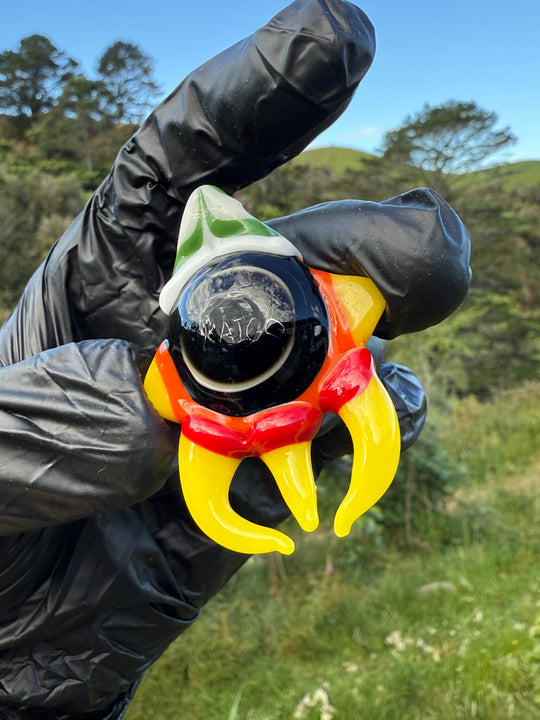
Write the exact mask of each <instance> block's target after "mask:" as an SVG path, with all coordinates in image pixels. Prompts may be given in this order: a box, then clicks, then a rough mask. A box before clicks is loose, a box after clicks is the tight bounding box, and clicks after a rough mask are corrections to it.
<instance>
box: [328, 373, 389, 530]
mask: <svg viewBox="0 0 540 720" xmlns="http://www.w3.org/2000/svg"><path fill="white" fill-rule="evenodd" d="M339 416H340V417H341V419H342V420H343V421H344V423H345V424H346V425H347V427H348V429H349V432H350V433H351V437H352V441H353V448H354V460H353V468H352V476H351V484H350V487H349V491H348V492H347V494H346V495H345V498H344V499H343V502H342V503H341V505H340V506H339V508H338V510H337V512H336V517H335V519H334V531H335V533H336V535H337V536H338V537H344V536H345V535H348V534H349V532H350V530H351V527H352V524H353V523H354V521H355V520H357V518H359V517H360V515H363V513H365V512H366V511H367V510H369V508H370V507H371V506H372V505H374V504H375V503H376V502H377V500H379V499H380V498H381V497H382V495H384V493H385V492H386V490H387V489H388V487H389V486H390V484H391V482H392V480H393V479H394V476H395V474H396V470H397V466H398V462H399V455H400V449H401V443H400V433H399V424H398V420H397V415H396V410H395V408H394V405H393V403H392V401H391V399H390V397H389V395H388V393H387V392H386V389H385V387H384V385H383V384H382V383H381V381H380V380H379V378H378V377H377V376H376V375H373V377H372V378H371V380H370V381H369V384H368V386H367V388H366V389H365V391H364V392H363V393H362V394H361V395H358V396H357V397H355V398H353V399H352V400H350V401H349V402H347V403H345V404H344V405H343V406H342V407H341V409H340V410H339Z"/></svg>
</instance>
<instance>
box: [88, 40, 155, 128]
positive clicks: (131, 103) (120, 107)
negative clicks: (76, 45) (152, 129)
mask: <svg viewBox="0 0 540 720" xmlns="http://www.w3.org/2000/svg"><path fill="white" fill-rule="evenodd" d="M98 73H99V75H100V77H101V80H102V81H103V83H104V84H105V86H106V87H107V90H108V92H109V96H110V98H111V103H110V110H111V114H112V115H113V116H114V117H115V119H116V120H117V121H119V122H133V121H138V120H141V119H142V117H143V115H144V113H145V112H146V111H147V110H148V109H149V108H150V107H151V105H152V99H153V98H154V97H155V96H156V95H157V93H158V90H159V88H158V85H157V84H156V82H155V81H154V78H153V61H152V59H151V58H150V56H149V55H145V54H144V53H143V52H142V50H141V49H140V48H139V47H138V46H137V45H134V44H133V43H128V42H122V41H118V42H116V43H114V45H111V47H109V48H108V49H107V50H106V51H105V53H104V54H103V55H102V57H101V59H100V61H99V65H98Z"/></svg>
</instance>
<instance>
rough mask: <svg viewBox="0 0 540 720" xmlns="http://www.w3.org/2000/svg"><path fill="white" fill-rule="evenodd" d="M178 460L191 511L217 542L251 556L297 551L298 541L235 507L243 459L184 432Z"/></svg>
mask: <svg viewBox="0 0 540 720" xmlns="http://www.w3.org/2000/svg"><path fill="white" fill-rule="evenodd" d="M178 463H179V471H180V483H181V485H182V491H183V494H184V499H185V501H186V505H187V507H188V510H189V512H190V513H191V516H192V517H193V519H194V521H195V522H196V523H197V525H198V526H199V527H200V529H201V530H202V531H203V532H204V533H205V534H206V535H208V537H209V538H211V539H212V540H214V542H216V543H219V544H220V545H222V546H223V547H226V548H228V549H229V550H234V551H235V552H240V553H247V554H250V555H251V554H256V553H268V552H274V551H276V550H277V551H278V552H281V553H283V554H284V555H290V554H291V553H292V552H294V542H293V541H292V540H291V539H290V538H289V537H287V535H284V534H283V533H281V532H279V531H278V530H274V529H272V528H267V527H264V526H262V525H257V524H256V523H253V522H250V521H249V520H246V519H245V518H243V517H242V516H241V515H239V514H238V513H237V512H235V511H234V510H233V508H232V507H231V504H230V500H229V490H230V487H231V482H232V479H233V476H234V473H235V472H236V469H237V468H238V465H239V464H240V460H239V459H237V458H231V457H226V456H224V455H221V454H219V453H215V452H212V451H211V450H207V449H206V448H203V447H201V446H200V445H197V444H196V443H194V442H193V441H192V440H189V439H188V438H186V437H185V435H181V436H180V445H179V449H178Z"/></svg>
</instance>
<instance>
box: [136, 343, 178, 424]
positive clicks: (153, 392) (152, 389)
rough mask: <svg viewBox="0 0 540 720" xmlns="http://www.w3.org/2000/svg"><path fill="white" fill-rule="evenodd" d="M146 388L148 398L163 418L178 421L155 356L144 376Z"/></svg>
mask: <svg viewBox="0 0 540 720" xmlns="http://www.w3.org/2000/svg"><path fill="white" fill-rule="evenodd" d="M144 389H145V391H146V394H147V395H148V399H149V400H150V402H151V403H152V405H153V406H154V408H155V410H156V411H157V412H158V413H159V415H160V416H161V417H162V418H164V419H165V420H170V421H171V422H178V419H177V417H176V415H175V414H174V412H173V409H172V405H171V401H170V399H169V393H168V392H167V388H166V387H165V383H164V382H163V378H162V377H161V373H160V372H159V370H158V366H157V363H156V358H155V356H154V358H153V360H152V362H151V363H150V367H149V368H148V372H147V373H146V377H145V378H144Z"/></svg>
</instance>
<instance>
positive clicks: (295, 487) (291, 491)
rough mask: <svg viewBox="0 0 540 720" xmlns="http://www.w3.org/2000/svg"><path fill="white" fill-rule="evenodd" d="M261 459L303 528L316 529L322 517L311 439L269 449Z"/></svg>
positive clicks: (310, 530)
mask: <svg viewBox="0 0 540 720" xmlns="http://www.w3.org/2000/svg"><path fill="white" fill-rule="evenodd" d="M261 460H263V461H264V462H265V463H266V465H267V467H268V469H269V470H270V472H271V473H272V475H273V476H274V478H275V480H276V483H277V486H278V487H279V489H280V492H281V495H282V496H283V499H284V501H285V502H286V503H287V506H288V508H289V510H290V511H291V512H292V514H293V515H294V517H295V518H296V520H297V522H298V524H299V525H300V527H301V528H302V530H305V531H306V532H312V531H313V530H316V528H317V527H318V525H319V516H318V514H317V488H316V486H315V479H314V478H313V468H312V466H311V442H300V443H296V444H294V445H286V446H285V447H280V448H276V449H275V450H270V451H269V452H267V453H264V454H263V455H261Z"/></svg>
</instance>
